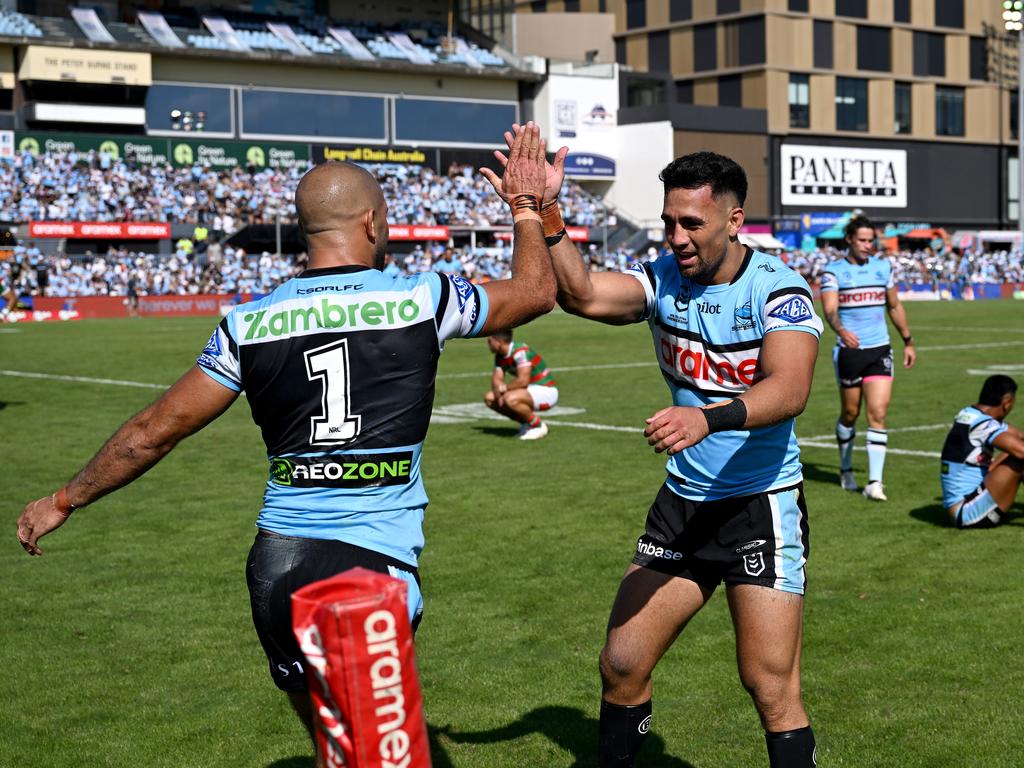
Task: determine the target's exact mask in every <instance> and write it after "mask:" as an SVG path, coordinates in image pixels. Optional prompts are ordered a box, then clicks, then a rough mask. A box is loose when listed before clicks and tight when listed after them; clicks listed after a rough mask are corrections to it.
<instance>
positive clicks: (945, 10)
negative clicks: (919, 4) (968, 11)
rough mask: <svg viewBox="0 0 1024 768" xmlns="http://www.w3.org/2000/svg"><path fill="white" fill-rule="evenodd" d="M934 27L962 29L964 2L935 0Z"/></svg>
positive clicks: (962, 0)
mask: <svg viewBox="0 0 1024 768" xmlns="http://www.w3.org/2000/svg"><path fill="white" fill-rule="evenodd" d="M935 26H937V27H953V28H954V29H963V28H964V0H935Z"/></svg>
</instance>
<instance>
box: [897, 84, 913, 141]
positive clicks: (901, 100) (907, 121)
mask: <svg viewBox="0 0 1024 768" xmlns="http://www.w3.org/2000/svg"><path fill="white" fill-rule="evenodd" d="M910 105H911V101H910V83H896V91H895V93H894V99H893V117H894V120H893V132H894V133H910V129H911V126H912V125H913V123H912V122H911V109H910Z"/></svg>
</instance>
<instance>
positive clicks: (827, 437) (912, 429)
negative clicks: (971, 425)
mask: <svg viewBox="0 0 1024 768" xmlns="http://www.w3.org/2000/svg"><path fill="white" fill-rule="evenodd" d="M951 424H952V422H943V423H942V424H922V425H920V426H917V427H894V428H892V429H887V430H886V432H889V433H890V434H893V433H896V432H931V431H932V430H935V429H949V427H950V426H951ZM797 439H798V440H799V441H800V444H801V445H803V444H804V441H805V440H808V441H810V442H818V443H820V442H821V441H822V440H835V439H836V436H835V434H830V435H811V436H810V437H800V435H797ZM832 447H833V448H834V447H835V443H832Z"/></svg>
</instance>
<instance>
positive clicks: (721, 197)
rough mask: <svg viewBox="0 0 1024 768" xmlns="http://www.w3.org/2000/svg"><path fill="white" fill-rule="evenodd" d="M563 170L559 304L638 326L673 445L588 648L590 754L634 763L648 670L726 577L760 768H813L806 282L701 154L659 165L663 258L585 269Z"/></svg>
mask: <svg viewBox="0 0 1024 768" xmlns="http://www.w3.org/2000/svg"><path fill="white" fill-rule="evenodd" d="M510 138H511V136H506V140H508V139H510ZM499 154H500V153H499ZM563 166H564V154H563V153H562V152H561V151H560V152H559V153H558V154H556V156H555V159H554V163H553V164H552V165H551V167H550V168H549V170H548V182H547V186H546V188H545V193H544V208H543V209H542V214H543V215H544V219H545V236H546V238H547V242H548V247H549V249H550V251H551V256H552V261H553V264H554V267H555V274H556V276H557V279H558V303H559V304H560V305H561V306H562V308H563V309H565V310H566V311H568V312H571V313H573V314H576V315H580V316H582V317H587V318H590V319H592V320H598V321H600V322H604V323H609V324H612V325H625V324H628V323H637V322H642V321H646V322H647V323H648V324H649V326H650V330H651V334H652V336H653V338H654V349H655V355H656V357H657V360H658V364H659V366H660V367H661V373H662V376H663V377H664V379H665V382H666V384H667V385H668V389H669V393H670V395H671V404H670V405H668V406H667V407H665V408H662V409H660V410H659V411H657V412H656V413H654V414H653V415H651V417H650V418H648V419H647V422H646V429H645V430H644V435H645V436H646V438H647V442H648V443H649V444H650V445H652V446H653V447H654V450H655V451H657V452H658V453H662V452H665V453H667V454H668V456H669V458H668V463H667V467H666V469H667V477H666V479H665V482H664V484H663V485H662V487H661V489H660V491H659V492H658V494H657V496H656V498H655V500H654V503H653V505H652V506H651V507H650V510H649V511H648V514H647V523H646V529H645V531H644V533H643V534H642V535H641V536H640V537H639V539H638V541H637V543H636V552H635V555H634V557H633V561H632V564H631V565H630V566H629V567H628V568H627V570H626V573H625V576H624V577H623V579H622V582H621V584H620V587H619V593H618V596H617V597H616V599H615V603H614V606H613V607H612V612H611V617H610V619H609V621H608V630H607V640H606V642H605V646H604V648H603V650H602V651H601V655H600V670H601V680H602V689H603V695H602V702H601V714H600V727H599V745H598V750H599V764H600V766H601V768H619V767H622V768H627V767H631V766H633V765H635V764H636V759H637V754H638V752H639V750H640V747H641V744H642V742H643V739H644V737H645V735H646V734H647V732H648V731H649V729H650V727H651V713H652V707H651V695H652V690H653V687H652V681H651V674H652V672H653V670H654V667H655V665H656V664H657V663H658V661H659V660H660V659H661V657H662V656H663V655H664V654H665V653H666V652H667V651H668V649H669V648H670V647H671V646H672V644H673V643H674V642H675V640H676V638H677V637H678V636H679V634H680V632H682V630H683V629H684V628H685V627H686V625H687V623H688V622H689V621H690V619H692V618H693V617H694V616H695V615H696V614H697V612H698V611H699V610H700V609H701V608H702V607H703V606H704V605H705V604H706V603H707V602H708V600H710V599H711V596H712V594H713V593H714V591H715V589H716V588H717V586H718V585H719V584H720V583H722V582H724V583H725V591H726V597H727V599H728V602H729V608H730V611H731V613H732V619H733V625H734V628H735V632H736V657H737V662H738V665H739V673H740V680H741V681H742V683H743V685H744V687H745V688H746V689H747V690H748V691H749V692H750V694H751V696H752V697H753V701H754V705H755V707H756V708H757V712H758V714H759V715H760V718H761V724H762V725H763V727H764V730H765V737H766V744H767V750H768V759H769V764H770V765H771V766H772V768H783V766H785V768H810V766H812V765H814V753H815V744H814V736H813V733H812V732H811V727H810V722H809V720H808V717H807V713H806V711H805V710H804V706H803V702H802V698H801V693H800V646H801V637H802V627H803V593H804V583H805V579H804V563H805V562H806V558H807V554H808V551H809V549H808V547H809V541H808V527H807V515H806V507H805V505H804V498H803V483H802V469H801V465H800V454H799V450H798V448H797V444H796V438H795V436H794V431H793V423H794V417H795V416H796V415H797V414H799V413H800V412H801V411H803V409H804V406H805V404H806V402H807V398H808V395H809V394H810V387H811V378H812V375H813V372H814V361H815V358H816V356H817V352H818V338H819V335H820V333H821V330H822V324H821V321H820V320H819V319H818V317H817V316H816V315H815V314H814V309H813V303H812V299H811V294H810V292H809V291H808V289H807V285H806V283H805V282H804V280H803V279H802V278H801V277H800V276H799V275H798V274H797V273H795V272H793V271H792V270H790V269H788V268H787V267H786V265H785V264H784V263H783V262H782V261H780V260H779V259H777V258H775V257H773V256H769V255H766V254H763V253H757V252H754V251H752V250H751V249H750V248H748V247H746V246H744V245H743V244H742V243H740V241H739V240H738V234H739V231H740V227H741V226H742V225H743V219H744V212H743V203H744V200H745V198H746V192H747V180H746V174H745V173H744V171H743V169H742V168H741V167H740V166H739V165H737V164H736V163H735V162H733V161H732V160H730V159H729V158H727V157H723V156H722V155H718V154H714V153H712V152H697V153H695V154H691V155H686V156H684V157H680V158H678V159H676V160H675V161H673V162H672V163H670V164H669V165H668V166H667V167H666V168H665V169H664V170H663V171H662V174H661V180H662V182H663V183H664V192H665V196H664V206H663V210H662V220H663V221H664V224H665V235H666V239H667V240H668V243H669V245H670V247H671V248H672V253H673V256H674V258H670V257H662V258H660V259H658V260H657V261H655V262H653V263H645V264H638V265H635V266H634V267H632V268H631V269H630V270H629V271H627V272H625V273H615V272H594V273H592V272H590V271H589V270H588V269H587V267H586V265H585V264H584V262H583V259H582V258H581V256H580V253H579V252H578V251H577V249H576V246H575V245H573V243H572V242H571V241H570V240H569V238H568V237H566V236H565V229H564V225H563V224H562V221H561V215H560V213H559V210H558V203H557V196H558V192H559V189H560V188H561V181H562V175H563ZM694 737H695V738H697V737H698V735H697V734H694Z"/></svg>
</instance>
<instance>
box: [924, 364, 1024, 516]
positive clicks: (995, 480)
mask: <svg viewBox="0 0 1024 768" xmlns="http://www.w3.org/2000/svg"><path fill="white" fill-rule="evenodd" d="M1016 396H1017V382H1015V381H1014V380H1013V379H1011V378H1010V377H1009V376H1004V375H1002V374H996V375H995V376H989V377H988V378H987V379H985V383H984V384H983V385H982V387H981V394H980V395H978V402H977V403H975V404H974V405H969V406H967V407H966V408H964V409H963V410H962V411H960V413H958V414H957V415H956V418H955V419H954V420H953V428H952V429H950V430H949V434H948V435H946V442H945V444H944V445H943V446H942V503H943V505H944V506H945V507H946V511H948V512H949V518H950V521H951V522H952V523H953V524H954V525H955V526H956V527H957V528H992V527H993V526H996V525H999V524H1000V523H1001V522H1003V520H1005V519H1006V513H1007V512H1008V511H1009V509H1010V507H1011V506H1012V505H1013V500H1014V498H1015V497H1016V496H1017V489H1018V488H1020V483H1021V474H1022V473H1024V433H1021V431H1020V430H1019V429H1017V428H1015V427H1012V426H1010V425H1009V424H1007V423H1006V417H1007V416H1008V415H1009V413H1010V411H1012V410H1013V404H1014V401H1015V400H1016ZM996 448H998V449H999V450H1000V451H1004V453H1003V455H1001V456H1000V457H999V458H998V459H995V460H993V459H992V454H993V452H994V451H995V449H996Z"/></svg>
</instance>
